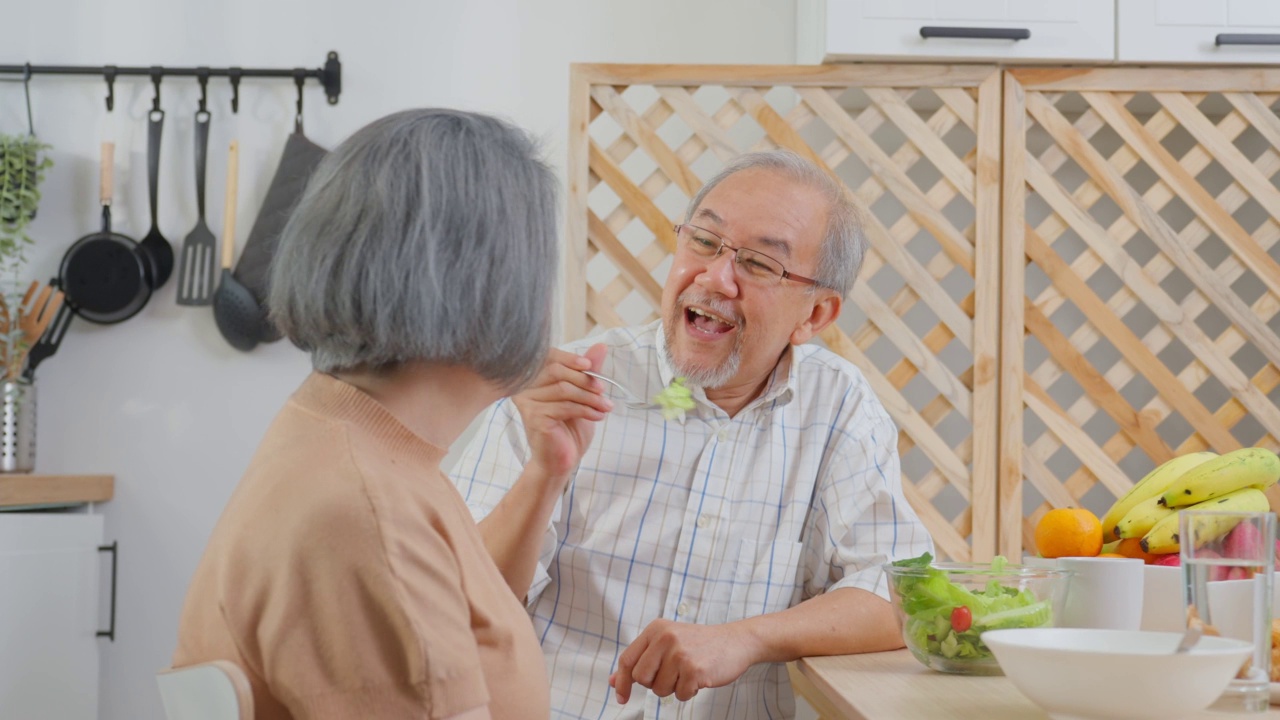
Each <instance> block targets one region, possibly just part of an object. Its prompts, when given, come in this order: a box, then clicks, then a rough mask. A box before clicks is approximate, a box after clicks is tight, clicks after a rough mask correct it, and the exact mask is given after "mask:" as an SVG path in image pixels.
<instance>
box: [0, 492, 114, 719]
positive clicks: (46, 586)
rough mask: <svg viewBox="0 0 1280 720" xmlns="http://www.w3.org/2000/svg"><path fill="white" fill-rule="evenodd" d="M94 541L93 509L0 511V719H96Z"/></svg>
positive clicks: (97, 525)
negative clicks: (49, 511)
mask: <svg viewBox="0 0 1280 720" xmlns="http://www.w3.org/2000/svg"><path fill="white" fill-rule="evenodd" d="M102 543H103V526H102V516H101V515H95V514H88V513H80V512H65V513H63V512H59V513H0V717H4V718H19V719H25V718H57V720H97V717H98V653H99V648H98V645H99V643H100V642H103V641H102V640H99V638H98V632H99V628H100V627H105V626H106V625H107V624H109V623H110V620H107V616H108V615H110V614H111V613H110V612H109V611H108V610H107V609H106V608H102V607H100V603H99V598H100V595H101V594H102V593H101V592H100V585H99V583H100V580H101V577H100V575H101V573H100V572H99V568H100V567H101V566H102V565H103V564H104V563H109V562H114V559H104V558H103V553H101V552H100V550H99V548H100V546H102ZM108 567H109V566H108Z"/></svg>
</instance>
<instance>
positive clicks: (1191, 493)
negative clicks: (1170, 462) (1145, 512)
mask: <svg viewBox="0 0 1280 720" xmlns="http://www.w3.org/2000/svg"><path fill="white" fill-rule="evenodd" d="M1276 480H1280V457H1276V454H1275V453H1273V452H1271V451H1270V450H1267V449H1266V448H1257V447H1251V448H1240V449H1239V450H1232V451H1231V452H1229V453H1226V454H1225V455H1219V456H1218V457H1216V458H1214V459H1212V460H1209V461H1207V462H1204V463H1201V464H1200V465H1197V466H1195V467H1194V468H1192V469H1191V470H1188V471H1187V472H1185V473H1183V474H1182V476H1181V477H1179V478H1178V480H1177V481H1176V482H1174V483H1173V484H1171V485H1170V486H1169V487H1167V488H1166V489H1165V491H1164V492H1163V493H1162V494H1161V496H1160V503H1161V504H1162V505H1165V506H1167V507H1171V508H1180V507H1186V506H1188V505H1195V504H1197V503H1201V502H1204V501H1205V500H1212V499H1214V498H1217V497H1222V496H1224V495H1227V494H1229V493H1232V492H1235V491H1236V490H1240V489H1242V488H1254V489H1257V490H1265V489H1267V488H1268V487H1271V486H1272V485H1274V484H1275V483H1276ZM1263 509H1264V510H1265V509H1266V508H1265V507H1264V508H1263Z"/></svg>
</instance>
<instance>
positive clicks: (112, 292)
mask: <svg viewBox="0 0 1280 720" xmlns="http://www.w3.org/2000/svg"><path fill="white" fill-rule="evenodd" d="M114 161H115V145H114V144H113V143H109V142H107V143H103V144H102V169H101V176H100V180H101V186H102V191H101V198H102V230H101V231H99V232H96V233H91V234H89V235H85V236H84V237H82V238H80V239H79V240H77V241H76V242H75V244H73V245H72V246H71V247H70V248H68V249H67V252H66V254H65V255H63V256H62V265H61V267H60V269H59V271H58V276H59V278H61V284H62V287H63V290H64V291H65V292H66V303H67V305H68V306H69V307H70V308H71V309H72V310H73V311H74V312H75V313H76V314H77V315H79V316H80V317H82V318H84V319H85V320H88V321H89V322H94V323H100V324H103V325H110V324H112V323H118V322H122V321H124V320H128V319H129V318H131V317H133V316H134V315H136V314H137V313H138V311H139V310H141V309H142V308H143V306H144V305H146V304H147V301H148V300H150V299H151V284H150V283H149V282H148V280H149V276H148V274H149V272H150V266H149V263H150V258H149V257H148V256H147V255H146V254H145V253H146V251H145V250H143V249H142V248H140V247H139V246H138V243H136V242H134V240H133V239H131V238H128V237H126V236H124V235H121V234H120V233H116V232H112V231H111V199H112V187H111V185H112V179H111V170H112V165H113V163H114Z"/></svg>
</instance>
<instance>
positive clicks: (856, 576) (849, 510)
mask: <svg viewBox="0 0 1280 720" xmlns="http://www.w3.org/2000/svg"><path fill="white" fill-rule="evenodd" d="M847 400H850V401H852V399H849V398H847ZM841 420H842V422H838V423H837V424H836V426H835V427H834V428H833V430H832V432H831V439H830V441H829V447H828V450H827V462H826V463H824V471H823V473H822V475H821V476H820V477H819V478H818V485H817V488H816V489H815V493H814V496H815V498H814V500H815V507H814V509H813V510H814V511H813V513H812V514H811V516H810V517H811V522H812V524H813V525H812V527H811V528H810V529H809V530H810V531H809V540H808V542H807V544H806V547H805V549H804V557H805V559H804V561H803V562H804V565H805V570H804V578H805V587H804V592H803V597H805V598H810V597H814V596H816V595H819V594H821V593H824V592H829V591H831V590H836V589H839V588H845V587H854V588H861V589H863V590H866V591H868V592H872V593H874V594H876V595H879V596H880V597H882V598H884V599H886V600H888V599H889V587H888V583H887V581H886V578H885V576H884V571H883V570H882V569H881V565H883V564H884V563H886V562H891V561H894V560H898V559H901V558H907V557H916V556H918V555H920V554H921V553H924V552H926V551H929V552H932V551H933V540H932V539H931V538H930V537H929V533H928V531H927V530H926V529H925V527H924V524H923V523H921V522H920V518H919V517H918V516H917V515H916V513H915V510H913V509H912V508H911V505H910V504H909V503H908V502H907V500H906V497H905V496H904V495H903V492H902V472H901V467H900V465H899V461H898V431H897V427H896V426H895V425H894V423H893V420H892V419H890V417H889V415H888V413H887V412H886V411H885V409H884V407H883V406H882V405H880V403H879V401H878V400H876V399H875V398H874V397H862V398H861V399H859V400H858V401H857V403H856V407H855V409H854V410H853V411H852V412H849V413H848V414H847V415H846V416H845V417H844V418H842V419H841Z"/></svg>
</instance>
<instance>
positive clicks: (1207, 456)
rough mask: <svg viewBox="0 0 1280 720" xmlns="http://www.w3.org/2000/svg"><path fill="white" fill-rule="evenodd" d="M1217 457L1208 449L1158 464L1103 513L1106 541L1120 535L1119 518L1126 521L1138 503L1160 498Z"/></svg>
mask: <svg viewBox="0 0 1280 720" xmlns="http://www.w3.org/2000/svg"><path fill="white" fill-rule="evenodd" d="M1216 457H1218V454H1217V453H1214V452H1208V451H1205V452H1196V453H1187V454H1186V455H1179V456H1177V457H1175V458H1173V459H1171V460H1167V461H1165V462H1164V463H1163V464H1161V465H1160V467H1157V468H1156V469H1155V470H1152V471H1151V472H1149V473H1147V475H1146V477H1144V478H1142V479H1141V480H1139V481H1138V482H1136V483H1134V484H1133V487H1131V488H1129V492H1127V493H1125V494H1124V497H1122V498H1120V499H1119V500H1117V501H1116V503H1115V504H1114V505H1112V506H1111V509H1110V510H1108V511H1107V514H1106V515H1104V516H1103V518H1102V538H1103V540H1110V539H1111V538H1114V537H1118V535H1117V534H1116V527H1117V526H1119V524H1120V521H1121V520H1123V519H1124V518H1125V517H1126V516H1127V515H1128V514H1129V513H1130V511H1132V510H1134V509H1135V508H1137V506H1138V505H1141V504H1142V503H1143V502H1144V501H1146V500H1151V499H1153V498H1154V499H1155V500H1157V501H1158V500H1159V499H1160V498H1162V497H1163V496H1164V491H1165V490H1168V489H1169V487H1170V486H1172V485H1173V484H1174V483H1175V482H1177V481H1178V479H1179V478H1181V477H1182V476H1183V474H1185V473H1186V472H1187V471H1188V470H1191V469H1192V468H1194V467H1196V466H1198V465H1200V464H1202V463H1205V462H1208V461H1209V460H1212V459H1214V458H1216ZM1144 509H1145V507H1144ZM1151 524H1152V525H1154V524H1155V521H1154V520H1152V523H1151ZM1150 529H1151V526H1150V525H1148V526H1147V530H1150ZM1135 530H1136V528H1135ZM1144 534H1146V531H1143V532H1141V533H1138V534H1136V535H1133V536H1131V537H1142V535H1144Z"/></svg>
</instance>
